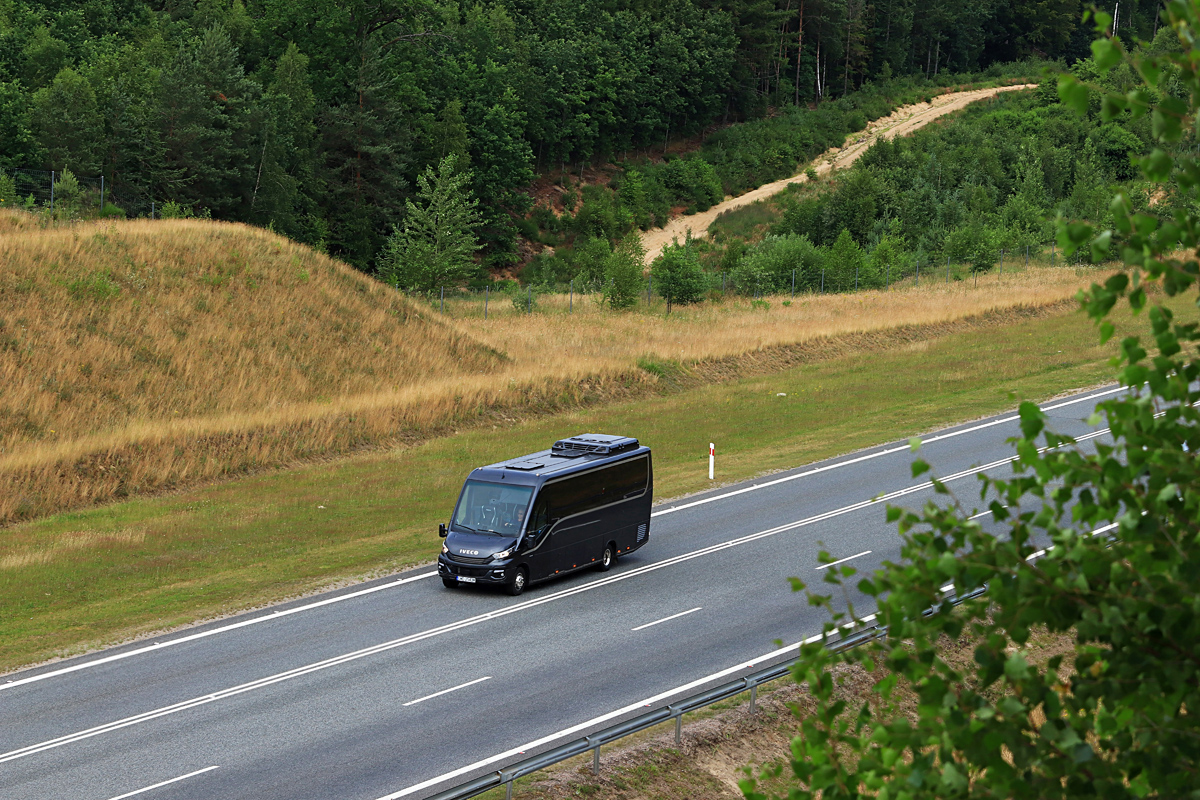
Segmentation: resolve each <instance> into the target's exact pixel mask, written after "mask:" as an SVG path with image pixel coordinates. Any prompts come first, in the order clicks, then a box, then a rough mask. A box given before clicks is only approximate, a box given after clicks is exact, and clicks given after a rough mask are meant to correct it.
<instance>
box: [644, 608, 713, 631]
mask: <svg viewBox="0 0 1200 800" xmlns="http://www.w3.org/2000/svg"><path fill="white" fill-rule="evenodd" d="M703 607H704V606H696V607H695V608H691V609H688V610H687V611H680V612H679V613H678V614H672V615H671V616H669V617H663V618H662V619H656V620H654V622H647V623H646V624H645V625H638V626H637V627H636V628H630V629H629V630H631V631H640V630H642V629H643V628H650V627H653V626H655V625H660V624H662V623H664V622H670V621H671V620H673V619H679V618H680V617H686V616H687V615H688V614H694V613H696V612H697V611H699V610H700V609H702V608H703Z"/></svg>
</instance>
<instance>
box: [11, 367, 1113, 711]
mask: <svg viewBox="0 0 1200 800" xmlns="http://www.w3.org/2000/svg"><path fill="white" fill-rule="evenodd" d="M1124 388H1125V387H1122V386H1118V387H1116V388H1115V389H1106V390H1105V391H1102V392H1095V393H1093V394H1089V395H1085V396H1082V397H1076V398H1073V399H1071V400H1066V401H1063V402H1061V403H1055V404H1054V405H1048V406H1042V407H1041V408H1042V411H1053V410H1055V409H1059V408H1064V407H1066V406H1070V405H1075V404H1076V403H1083V402H1086V401H1088V400H1095V399H1096V398H1100V397H1106V396H1108V395H1110V394H1116V393H1117V392H1119V391H1121V390H1122V389H1124ZM1017 419H1020V417H1019V416H1018V415H1012V416H1008V417H1003V418H1001V419H995V420H992V421H990V422H985V423H982V424H980V425H974V426H972V427H970V428H964V429H963V430H958V431H952V432H950V433H944V434H941V435H938V436H932V437H930V438H928V439H924V440H922V442H923V443H924V444H932V443H933V442H939V441H942V440H943V439H950V438H953V437H955V436H962V435H964V434H967V433H974V432H975V431H979V430H983V429H985V428H990V427H993V426H996V425H1002V424H1004V423H1008V422H1013V421H1014V420H1017ZM908 449H909V446H908V445H902V446H898V447H891V448H886V449H884V450H878V451H876V452H874V453H867V454H866V455H862V456H859V457H857V458H852V459H848V460H846V461H839V462H838V463H836V464H828V465H826V466H823V467H817V468H815V469H810V470H807V471H805V472H800V473H797V474H795V475H787V476H784V477H782V478H776V479H774V480H770V481H764V482H762V483H756V484H753V485H751V486H745V487H743V488H741V489H735V490H733V491H730V492H724V493H722V494H719V495H714V496H713V497H706V498H704V499H702V500H695V501H693V502H690V503H683V504H681V505H677V506H671V507H669V508H664V509H661V510H659V511H655V512H653V513H651V514H650V516H651V517H660V516H663V515H664V514H673V513H675V512H676V511H683V510H684V509H687V508H694V507H695V506H701V505H705V504H707V503H715V502H716V501H718V500H724V499H726V498H729V497H735V496H737V495H740V494H745V493H746V492H752V491H756V490H758V489H765V488H767V487H770V486H776V485H778V484H781V483H787V482H788V481H794V480H799V479H800V478H805V477H808V476H810V475H816V474H818V473H821V472H826V471H828V470H832V469H840V468H841V467H848V466H851V465H853V464H858V463H861V462H863V461H869V460H871V459H874V458H880V457H882V456H887V455H892V454H893V453H899V452H903V451H905V450H908ZM434 577H437V573H436V572H426V573H422V574H420V575H413V576H410V577H407V578H401V579H399V580H395V581H389V582H387V583H383V584H380V585H378V586H372V587H370V588H369V589H360V590H358V591H356V592H350V593H348V594H344V595H338V596H337V597H330V598H326V599H324V600H318V601H317V602H315V603H307V604H305V605H302V606H296V607H295V608H289V609H286V610H284V611H274V612H272V613H270V614H264V615H263V616H260V617H254V618H253V619H246V620H241V621H239V622H234V623H231V624H229V625H222V626H220V627H218V628H212V629H210V630H206V631H201V632H199V633H193V634H190V635H187V636H181V637H179V638H178V639H169V640H167V641H165V642H155V643H154V644H151V645H147V646H146V647H139V648H136V649H134V650H126V651H124V652H121V653H114V654H112V655H109V656H103V657H101V658H97V659H94V660H91V661H85V662H82V663H79V664H72V665H71V666H69V667H62V668H60V669H56V670H50V671H48V672H43V673H40V674H37V675H30V676H29V677H26V678H19V679H17V680H10V681H6V682H5V683H3V684H0V692H2V691H4V690H5V689H14V688H16V687H18V686H24V685H25V684H29V683H36V682H38V681H44V680H47V679H49V678H55V677H58V676H59V675H66V674H68V673H71V672H78V671H79V670H84V669H90V668H92V667H98V666H100V665H101V664H109V663H112V662H114V661H121V660H123V659H126V658H132V657H134V656H139V655H142V654H144V653H149V652H152V651H155V650H162V649H163V648H166V647H174V646H175V645H178V644H184V643H185V642H193V641H196V640H197V639H205V638H207V637H209V636H216V635H217V634H220V633H228V632H229V631H233V630H238V629H239V628H246V627H249V626H251V625H257V624H258V623H260V622H266V621H267V620H275V619H283V618H284V617H288V616H291V615H292V614H299V613H300V612H302V611H311V610H313V609H315V608H321V607H323V606H328V605H333V604H334V603H340V602H342V601H343V600H351V599H354V598H356V597H362V596H363V595H368V594H373V593H374V592H380V591H383V590H384V589H393V588H395V587H397V586H403V585H404V584H407V583H413V582H414V581H419V580H421V579H422V578H434Z"/></svg>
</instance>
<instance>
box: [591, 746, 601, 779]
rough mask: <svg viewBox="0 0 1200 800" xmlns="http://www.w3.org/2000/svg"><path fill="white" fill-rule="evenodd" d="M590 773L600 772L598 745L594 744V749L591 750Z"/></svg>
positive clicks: (596, 773) (597, 773)
mask: <svg viewBox="0 0 1200 800" xmlns="http://www.w3.org/2000/svg"><path fill="white" fill-rule="evenodd" d="M592 753H593V755H592V774H593V775H599V774H600V745H596V749H595V750H593V751H592Z"/></svg>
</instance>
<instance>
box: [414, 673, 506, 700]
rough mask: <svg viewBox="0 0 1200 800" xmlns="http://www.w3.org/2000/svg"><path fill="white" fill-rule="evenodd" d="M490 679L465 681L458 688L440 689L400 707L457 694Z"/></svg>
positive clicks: (490, 677) (489, 677) (488, 677)
mask: <svg viewBox="0 0 1200 800" xmlns="http://www.w3.org/2000/svg"><path fill="white" fill-rule="evenodd" d="M491 679H492V676H491V675H488V676H486V677H483V678H476V679H475V680H473V681H467V682H466V683H460V684H459V685H458V686H451V687H450V688H449V689H442V690H441V691H440V692H434V693H433V694H427V695H425V696H424V697H418V698H417V699H416V700H409V701H408V702H407V703H401V704H400V705H403V706H415V705H416V704H417V703H424V702H425V701H426V700H432V699H433V698H435V697H441V696H442V695H444V694H450V693H451V692H457V691H458V690H459V689H465V688H467V687H468V686H474V685H475V684H477V683H483V682H484V681H490V680H491Z"/></svg>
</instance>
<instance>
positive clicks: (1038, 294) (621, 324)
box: [446, 267, 1099, 376]
mask: <svg viewBox="0 0 1200 800" xmlns="http://www.w3.org/2000/svg"><path fill="white" fill-rule="evenodd" d="M1098 277H1099V274H1098V273H1097V272H1095V271H1090V270H1089V271H1077V270H1075V269H1073V268H1034V267H1031V268H1030V269H1028V270H1025V271H1022V272H1019V273H1014V272H1008V273H1006V274H1005V275H1004V276H1002V277H1000V276H997V275H995V274H991V275H987V276H985V277H983V278H981V279H980V282H979V286H978V287H975V286H974V284H973V283H971V282H969V281H951V282H950V283H949V284H946V283H940V282H926V283H924V284H923V285H921V286H920V287H915V286H913V282H912V281H911V280H909V281H908V282H907V283H906V284H904V285H900V286H899V288H895V287H893V289H892V291H863V292H858V293H855V294H827V295H811V294H803V295H797V297H796V299H795V300H789V298H787V297H770V298H767V303H768V307H766V308H764V307H763V306H762V304H761V303H759V304H757V305H756V304H755V303H753V302H752V301H749V300H742V299H738V300H728V301H725V302H721V303H704V304H701V305H698V306H691V307H688V306H683V307H681V306H675V307H674V309H673V310H672V311H671V313H670V315H667V314H666V313H665V307H664V306H662V305H659V306H658V307H657V311H656V312H655V313H651V314H646V313H624V314H621V313H612V312H610V311H608V310H607V309H606V308H604V307H603V306H601V305H600V304H599V303H597V302H596V300H595V299H594V298H593V297H581V296H579V295H576V296H575V298H574V310H573V312H571V313H568V304H569V303H570V302H571V301H570V300H569V298H568V297H567V296H566V295H554V296H543V297H540V298H539V299H538V308H539V309H540V311H539V313H535V314H533V315H528V314H520V313H518V312H517V311H516V310H515V309H514V308H513V306H512V304H511V303H509V302H508V301H507V300H505V301H504V302H493V303H491V304H490V305H489V309H488V319H487V320H484V319H483V311H482V303H481V302H479V301H475V300H472V301H448V302H447V304H446V313H447V314H448V315H450V316H453V317H454V318H455V319H456V320H457V321H458V323H459V326H460V327H461V328H462V329H463V330H465V331H467V332H469V333H470V334H472V335H473V336H475V337H477V338H478V339H480V340H481V341H485V342H489V343H492V344H493V345H494V346H497V347H500V346H502V347H503V349H504V351H505V353H506V354H507V355H508V356H509V357H510V358H511V359H512V361H511V362H510V363H511V365H510V366H509V367H507V369H510V370H511V369H515V370H517V371H519V372H522V373H525V374H535V373H536V374H538V375H544V374H553V375H559V376H578V375H585V374H595V373H599V372H603V371H606V370H617V369H625V368H627V367H628V366H629V365H630V364H633V363H636V362H637V360H638V359H639V358H651V359H656V360H658V359H669V360H673V361H678V362H682V363H687V362H695V361H709V360H714V359H724V358H728V357H731V356H737V355H740V354H743V353H748V352H752V351H757V350H764V349H767V348H772V347H778V346H782V345H794V344H800V343H804V342H811V341H814V340H817V339H826V338H830V337H841V336H847V335H853V334H862V333H873V332H877V331H884V330H889V329H893V328H897V327H902V326H905V327H906V326H914V325H916V326H921V325H938V324H943V323H947V322H955V321H957V320H961V319H966V318H968V317H978V316H982V315H986V314H989V313H992V312H996V311H1003V310H1005V309H1011V308H1022V307H1023V308H1037V307H1040V306H1047V305H1053V304H1056V303H1059V302H1062V301H1063V300H1066V299H1068V298H1071V297H1074V296H1075V294H1076V293H1077V292H1078V290H1079V289H1080V288H1082V287H1084V286H1087V285H1090V284H1091V283H1092V282H1094V281H1096V280H1097V279H1098ZM785 302H790V305H784V303H785Z"/></svg>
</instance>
